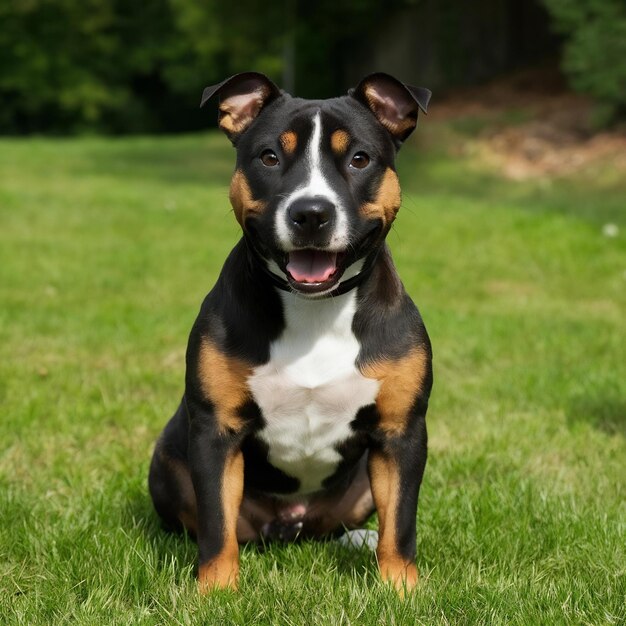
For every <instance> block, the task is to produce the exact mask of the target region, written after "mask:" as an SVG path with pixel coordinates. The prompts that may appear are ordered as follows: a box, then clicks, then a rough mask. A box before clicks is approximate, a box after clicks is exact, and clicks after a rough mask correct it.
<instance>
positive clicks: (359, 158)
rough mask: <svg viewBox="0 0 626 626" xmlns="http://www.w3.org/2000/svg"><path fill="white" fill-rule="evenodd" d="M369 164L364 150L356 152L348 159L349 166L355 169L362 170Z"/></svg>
mask: <svg viewBox="0 0 626 626" xmlns="http://www.w3.org/2000/svg"><path fill="white" fill-rule="evenodd" d="M369 164H370V158H369V156H368V155H367V154H365V152H357V153H356V154H355V155H354V156H353V157H352V161H350V167H354V168H356V169H357V170H362V169H363V168H364V167H367V166H368V165H369Z"/></svg>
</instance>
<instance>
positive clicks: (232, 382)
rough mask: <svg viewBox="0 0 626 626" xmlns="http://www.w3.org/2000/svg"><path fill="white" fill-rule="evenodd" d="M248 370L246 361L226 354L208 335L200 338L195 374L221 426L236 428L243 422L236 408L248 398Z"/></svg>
mask: <svg viewBox="0 0 626 626" xmlns="http://www.w3.org/2000/svg"><path fill="white" fill-rule="evenodd" d="M251 371H252V369H251V367H250V366H249V365H248V364H247V363H245V362H244V361H242V360H240V359H236V358H233V357H228V356H226V355H225V354H223V353H222V352H221V351H220V350H218V349H217V348H216V347H215V346H214V345H213V343H212V342H211V341H210V340H209V339H207V338H205V339H203V341H202V344H201V345H200V353H199V355H198V378H199V381H200V387H201V389H202V393H203V394H204V396H205V398H206V399H207V400H210V402H211V403H212V404H213V407H214V410H215V417H216V419H217V422H218V424H219V425H220V426H221V428H222V429H223V430H235V431H238V430H239V429H240V428H241V426H242V422H241V418H240V417H239V415H238V413H237V410H238V409H239V408H240V407H241V406H242V405H243V404H244V403H245V402H246V401H247V400H248V399H249V398H250V390H249V389H248V383H247V380H248V376H250V374H251Z"/></svg>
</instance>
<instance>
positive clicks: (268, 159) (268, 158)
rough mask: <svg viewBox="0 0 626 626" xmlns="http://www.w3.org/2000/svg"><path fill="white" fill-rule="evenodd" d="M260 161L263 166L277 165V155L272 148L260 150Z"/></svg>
mask: <svg viewBox="0 0 626 626" xmlns="http://www.w3.org/2000/svg"><path fill="white" fill-rule="evenodd" d="M261 163H263V165H265V167H274V166H275V165H278V157H277V156H276V153H275V152H274V151H273V150H263V152H261Z"/></svg>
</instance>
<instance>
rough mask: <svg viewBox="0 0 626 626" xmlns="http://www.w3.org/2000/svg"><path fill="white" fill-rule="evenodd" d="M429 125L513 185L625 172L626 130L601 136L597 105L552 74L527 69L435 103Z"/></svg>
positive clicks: (605, 132) (546, 70)
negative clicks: (596, 171)
mask: <svg viewBox="0 0 626 626" xmlns="http://www.w3.org/2000/svg"><path fill="white" fill-rule="evenodd" d="M435 104H436V106H433V108H432V111H433V113H432V115H431V117H430V119H433V120H435V121H441V122H446V123H449V124H450V125H451V126H452V127H453V128H455V129H457V130H459V131H460V134H461V135H462V136H463V140H462V141H463V143H464V145H463V151H464V152H466V153H470V154H471V155H472V156H478V157H479V158H481V159H483V160H485V161H486V162H487V163H489V164H490V165H491V166H494V167H496V168H497V169H499V170H500V171H501V172H502V173H503V174H504V175H505V176H507V177H508V178H511V179H514V180H526V179H529V178H534V177H542V176H544V177H551V176H560V175H566V174H572V173H575V172H577V171H579V170H581V169H586V168H588V167H590V166H592V165H595V164H602V163H607V164H609V165H610V166H611V167H613V168H616V169H617V170H618V171H620V172H622V171H623V172H625V173H626V130H625V129H624V128H620V129H616V130H612V131H604V132H594V130H593V123H592V121H593V103H592V101H591V100H590V99H589V98H586V97H585V96H581V95H579V94H574V93H572V92H570V91H568V90H567V88H566V85H565V82H564V81H563V79H562V77H561V76H560V74H559V73H558V71H556V70H555V69H553V68H548V69H541V70H528V71H524V72H519V73H516V74H514V75H511V76H507V77H506V78H503V79H500V80H497V81H493V82H491V83H489V84H487V85H484V86H481V87H473V88H471V89H464V90H462V91H455V92H454V93H451V94H449V95H448V96H446V97H444V98H443V99H442V100H441V101H439V102H436V103H435Z"/></svg>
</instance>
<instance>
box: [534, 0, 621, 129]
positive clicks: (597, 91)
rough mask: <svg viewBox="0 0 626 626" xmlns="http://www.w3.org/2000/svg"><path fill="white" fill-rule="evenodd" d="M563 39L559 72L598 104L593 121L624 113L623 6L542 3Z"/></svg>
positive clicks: (570, 0)
mask: <svg viewBox="0 0 626 626" xmlns="http://www.w3.org/2000/svg"><path fill="white" fill-rule="evenodd" d="M543 1H544V3H545V5H546V7H547V8H548V10H549V12H550V13H551V14H552V16H553V19H554V23H555V27H556V29H557V30H558V31H559V32H560V33H562V34H563V35H564V36H565V44H564V47H563V69H564V71H565V73H566V74H567V75H568V76H569V78H570V81H571V84H572V86H573V87H574V88H575V89H577V90H579V91H581V92H584V93H588V94H590V95H591V96H593V97H594V98H595V99H596V100H597V101H598V105H599V106H598V111H597V122H598V123H599V124H603V123H607V122H609V121H611V120H612V119H615V118H616V117H621V116H624V115H625V114H626V3H624V1H623V0H543Z"/></svg>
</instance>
